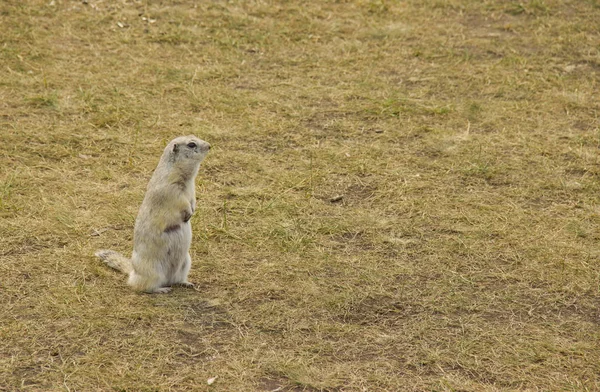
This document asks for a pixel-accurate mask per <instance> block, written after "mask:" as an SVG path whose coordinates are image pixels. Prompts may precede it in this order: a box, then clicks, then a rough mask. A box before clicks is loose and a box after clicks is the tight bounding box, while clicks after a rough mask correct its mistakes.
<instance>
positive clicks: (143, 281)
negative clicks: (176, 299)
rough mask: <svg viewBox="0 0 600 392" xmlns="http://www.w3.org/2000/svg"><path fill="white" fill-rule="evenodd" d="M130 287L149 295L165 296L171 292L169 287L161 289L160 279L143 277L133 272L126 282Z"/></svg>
mask: <svg viewBox="0 0 600 392" xmlns="http://www.w3.org/2000/svg"><path fill="white" fill-rule="evenodd" d="M127 283H128V284H129V285H130V286H131V287H133V288H134V289H135V290H137V291H143V292H145V293H149V294H166V293H168V292H170V291H171V288H170V287H162V286H163V285H162V283H163V282H162V281H161V279H158V278H155V277H150V276H143V275H140V274H138V273H136V272H135V271H132V272H131V274H129V280H128V282H127Z"/></svg>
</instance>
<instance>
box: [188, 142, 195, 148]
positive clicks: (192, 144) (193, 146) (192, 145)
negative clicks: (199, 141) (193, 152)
mask: <svg viewBox="0 0 600 392" xmlns="http://www.w3.org/2000/svg"><path fill="white" fill-rule="evenodd" d="M187 146H188V147H189V148H196V143H194V142H190V143H188V145H187Z"/></svg>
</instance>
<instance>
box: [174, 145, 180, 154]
mask: <svg viewBox="0 0 600 392" xmlns="http://www.w3.org/2000/svg"><path fill="white" fill-rule="evenodd" d="M178 150H179V144H173V152H177V151H178Z"/></svg>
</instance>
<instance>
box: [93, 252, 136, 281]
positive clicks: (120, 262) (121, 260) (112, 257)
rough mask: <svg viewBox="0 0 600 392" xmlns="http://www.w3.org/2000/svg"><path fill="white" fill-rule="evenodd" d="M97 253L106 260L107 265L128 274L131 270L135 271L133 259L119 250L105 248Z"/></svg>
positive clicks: (101, 258)
mask: <svg viewBox="0 0 600 392" xmlns="http://www.w3.org/2000/svg"><path fill="white" fill-rule="evenodd" d="M95 255H96V256H98V257H99V258H100V260H102V261H104V262H105V263H106V265H108V266H109V267H111V268H114V269H116V270H117V271H121V272H123V273H125V274H128V275H129V273H130V272H131V271H133V265H132V264H131V260H130V259H128V258H127V257H125V256H123V255H122V254H120V253H119V252H115V251H114V250H104V249H103V250H99V251H98V252H96V253H95Z"/></svg>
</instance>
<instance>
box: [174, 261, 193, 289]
mask: <svg viewBox="0 0 600 392" xmlns="http://www.w3.org/2000/svg"><path fill="white" fill-rule="evenodd" d="M191 266H192V258H191V257H190V254H189V253H188V254H187V255H186V256H185V260H184V261H183V263H181V265H180V266H179V269H178V270H177V271H176V272H175V274H173V278H172V279H171V283H172V284H176V285H178V286H184V287H194V284H193V283H192V282H189V281H188V279H187V277H188V274H189V273H190V268H191Z"/></svg>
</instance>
